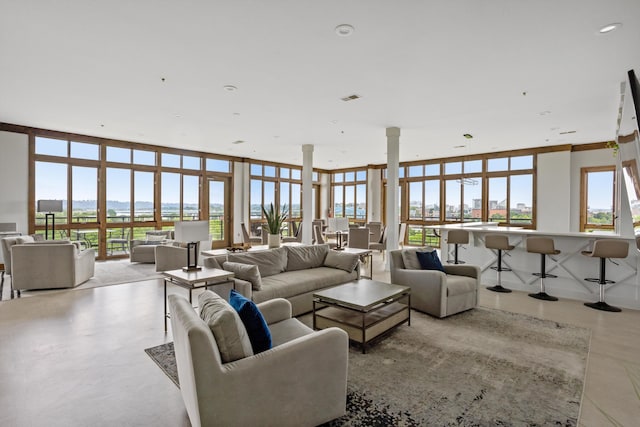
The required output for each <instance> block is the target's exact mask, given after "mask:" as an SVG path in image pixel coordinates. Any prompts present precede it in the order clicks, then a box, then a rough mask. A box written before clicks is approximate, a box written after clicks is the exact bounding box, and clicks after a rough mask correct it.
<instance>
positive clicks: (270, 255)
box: [227, 248, 287, 278]
mask: <svg viewBox="0 0 640 427" xmlns="http://www.w3.org/2000/svg"><path fill="white" fill-rule="evenodd" d="M227 259H228V261H231V262H240V263H242V264H253V265H257V266H258V270H260V276H262V277H263V278H264V277H269V276H273V275H274V274H278V273H282V272H283V271H284V270H285V268H286V267H287V250H286V249H285V248H277V249H269V250H267V251H259V252H246V253H239V254H229V255H228V256H227Z"/></svg>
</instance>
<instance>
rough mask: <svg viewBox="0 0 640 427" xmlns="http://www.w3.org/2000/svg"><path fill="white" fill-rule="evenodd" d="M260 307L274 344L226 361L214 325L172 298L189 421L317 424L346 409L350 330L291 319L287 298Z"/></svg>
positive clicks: (200, 423)
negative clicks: (318, 327) (315, 327)
mask: <svg viewBox="0 0 640 427" xmlns="http://www.w3.org/2000/svg"><path fill="white" fill-rule="evenodd" d="M207 292H208V291H207ZM258 307H259V309H260V311H261V312H262V314H263V316H264V318H265V320H266V322H267V325H268V326H269V330H270V333H271V337H272V342H273V348H271V349H269V350H267V351H264V352H262V353H259V354H257V355H253V356H248V357H244V358H241V359H239V360H235V361H234V362H230V363H223V362H222V359H221V356H220V351H219V347H218V344H217V342H216V340H215V338H214V335H213V334H212V332H211V329H210V328H209V326H208V325H207V324H206V323H205V322H204V321H203V320H202V319H200V317H199V316H198V315H197V314H196V313H195V312H194V310H193V307H191V304H190V303H189V301H187V300H186V299H185V298H183V297H181V296H178V295H170V296H169V308H170V311H171V328H172V331H173V339H174V349H175V355H176V364H177V368H178V377H179V378H180V392H181V393H182V398H183V400H184V403H185V407H186V409H187V413H188V415H189V419H190V420H191V425H192V426H194V427H200V426H214V425H215V426H218V425H220V426H258V425H269V426H296V427H298V426H316V425H319V424H322V423H325V422H327V421H330V420H333V419H335V418H338V417H340V416H342V415H344V414H345V411H346V400H347V365H348V355H349V344H348V337H347V334H346V333H345V332H344V331H342V330H340V329H337V328H328V329H324V330H322V331H313V330H311V329H310V328H308V327H307V326H305V325H304V324H302V323H301V322H300V321H298V320H297V319H295V318H292V317H291V304H290V303H289V301H287V300H285V299H282V298H278V299H273V300H270V301H267V302H264V303H261V304H258Z"/></svg>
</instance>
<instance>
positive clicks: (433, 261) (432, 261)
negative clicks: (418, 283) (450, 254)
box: [416, 251, 445, 273]
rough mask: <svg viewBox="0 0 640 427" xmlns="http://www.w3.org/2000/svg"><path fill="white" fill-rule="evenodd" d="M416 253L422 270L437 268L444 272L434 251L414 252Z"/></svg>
mask: <svg viewBox="0 0 640 427" xmlns="http://www.w3.org/2000/svg"><path fill="white" fill-rule="evenodd" d="M416 255H418V261H419V262H420V267H422V269H423V270H438V271H442V272H443V273H444V272H445V271H444V267H443V266H442V263H441V262H440V258H438V253H437V252H436V251H431V252H416Z"/></svg>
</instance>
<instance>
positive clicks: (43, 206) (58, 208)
mask: <svg viewBox="0 0 640 427" xmlns="http://www.w3.org/2000/svg"><path fill="white" fill-rule="evenodd" d="M37 210H38V212H62V200H38V206H37Z"/></svg>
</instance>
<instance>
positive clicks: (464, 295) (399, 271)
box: [390, 249, 481, 317]
mask: <svg viewBox="0 0 640 427" xmlns="http://www.w3.org/2000/svg"><path fill="white" fill-rule="evenodd" d="M403 252H405V253H410V252H414V253H415V249H404V250H395V251H391V252H390V270H391V283H393V284H396V285H404V286H409V287H411V308H414V309H416V310H419V311H422V312H425V313H427V314H430V315H432V316H436V317H446V316H451V315H452V314H456V313H459V312H461V311H465V310H469V309H472V308H474V307H476V306H477V305H478V292H479V289H480V277H481V273H480V267H478V266H475V265H468V264H465V265H460V264H457V265H456V264H453V265H445V266H444V270H445V272H446V274H445V273H443V272H441V271H438V270H420V269H411V268H407V267H406V266H405V263H404V260H403V257H402V254H403Z"/></svg>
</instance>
